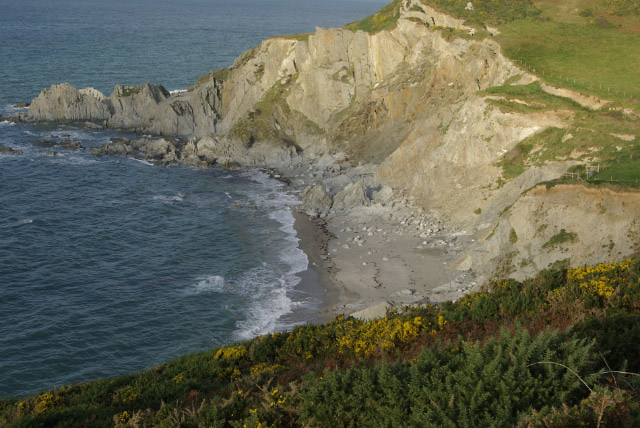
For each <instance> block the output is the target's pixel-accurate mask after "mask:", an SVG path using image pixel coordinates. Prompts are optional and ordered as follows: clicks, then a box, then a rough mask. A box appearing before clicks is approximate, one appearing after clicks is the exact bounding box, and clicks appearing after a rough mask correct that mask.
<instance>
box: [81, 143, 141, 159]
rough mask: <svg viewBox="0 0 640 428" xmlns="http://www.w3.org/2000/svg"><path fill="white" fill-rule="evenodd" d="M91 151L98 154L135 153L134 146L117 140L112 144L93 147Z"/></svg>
mask: <svg viewBox="0 0 640 428" xmlns="http://www.w3.org/2000/svg"><path fill="white" fill-rule="evenodd" d="M89 153H91V154H92V155H96V156H129V155H133V154H134V153H135V150H134V149H133V147H131V146H130V145H129V144H128V143H124V142H121V141H117V142H114V143H110V144H103V145H102V146H100V147H92V148H90V149H89Z"/></svg>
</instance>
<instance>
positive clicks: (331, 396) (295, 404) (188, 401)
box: [0, 260, 640, 427]
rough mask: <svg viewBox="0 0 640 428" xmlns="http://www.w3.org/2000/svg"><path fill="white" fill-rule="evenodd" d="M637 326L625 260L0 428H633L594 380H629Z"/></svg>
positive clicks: (40, 398)
mask: <svg viewBox="0 0 640 428" xmlns="http://www.w3.org/2000/svg"><path fill="white" fill-rule="evenodd" d="M639 317H640V261H639V260H626V261H623V262H621V263H615V264H613V263H612V264H601V265H597V266H586V267H582V268H577V269H568V270H567V269H550V270H547V271H544V272H542V273H541V274H540V275H538V276H537V277H536V278H532V279H530V280H527V281H524V282H522V283H521V282H518V281H515V280H505V281H494V282H492V283H491V284H490V292H478V293H471V294H468V295H466V296H464V297H463V298H461V299H459V300H458V301H456V302H455V303H454V302H446V303H443V304H442V305H440V306H436V305H431V304H429V305H423V306H413V307H409V308H406V309H405V310H404V311H403V312H390V313H389V314H387V316H386V317H384V318H381V319H378V320H374V321H370V322H364V321H360V320H355V319H353V318H350V317H338V318H336V319H335V320H333V321H331V322H329V323H325V324H317V325H306V326H299V327H296V328H295V329H293V330H292V331H290V332H283V333H274V334H269V335H265V336H261V337H258V338H255V339H252V340H249V341H246V342H242V343H239V344H234V345H229V346H225V347H222V348H220V349H216V350H212V351H207V352H201V353H197V354H191V355H187V356H184V357H181V358H178V359H175V360H172V361H169V362H168V363H166V364H163V365H160V366H158V367H155V368H153V369H151V370H147V371H144V372H142V373H139V374H135V375H128V376H121V377H117V378H114V379H103V380H98V381H94V382H87V383H85V384H80V385H73V386H66V387H61V388H58V389H55V390H53V391H48V392H43V393H42V394H38V395H34V396H30V397H24V398H20V399H16V398H5V399H4V400H2V401H0V425H2V426H15V427H31V426H34V427H35V426H52V427H63V426H64V427H66V426H83V425H87V426H105V425H106V426H113V425H116V426H118V427H124V426H159V427H173V426H194V427H195V426H215V427H243V426H244V425H246V426H247V427H258V426H261V427H267V426H434V427H435V426H515V425H516V424H518V423H519V422H520V423H521V424H525V425H522V426H563V425H562V422H563V421H564V422H566V424H565V425H564V426H572V425H571V424H572V423H574V422H575V423H582V422H584V423H591V421H593V420H594V417H595V418H596V419H595V420H597V419H598V417H599V415H600V414H602V418H603V420H604V421H607V423H608V424H610V425H607V426H621V427H625V426H637V424H636V425H633V424H634V423H636V422H637V421H638V415H639V414H640V413H639V412H640V409H639V408H638V395H637V392H634V391H640V384H639V382H638V381H634V380H633V379H634V377H632V376H628V375H624V374H616V375H615V379H614V377H613V375H612V374H610V373H606V371H608V370H618V371H637V370H638V369H640V366H639V364H640V363H639V362H638V358H637V355H638V354H639V353H640V348H639V346H640V345H639V344H640V328H639V327H638V326H639V325H640V322H639V321H640V318H639ZM521 326H527V328H526V330H527V331H525V329H523V328H522V327H521ZM603 357H604V358H603ZM605 359H606V360H605ZM385 361H386V362H385ZM542 361H549V362H553V363H559V364H564V365H566V366H567V367H570V368H571V370H573V372H575V373H573V372H572V371H570V370H567V369H565V368H564V367H561V366H558V365H556V364H546V363H545V364H534V363H537V362H542ZM531 364H534V365H531ZM608 367H611V369H609V368H608ZM576 374H578V375H580V376H581V377H582V378H583V379H584V380H585V381H586V382H587V384H588V385H589V388H590V389H592V390H593V391H594V392H593V393H591V392H590V389H589V388H587V387H585V386H584V385H583V384H582V383H581V382H580V381H579V379H578V378H577V376H576ZM634 382H635V383H634ZM603 402H604V406H603V405H602V403H603ZM602 408H604V411H602V412H601V411H600V410H599V409H602ZM554 421H555V422H554ZM581 421H582V422H581ZM614 422H615V424H614ZM554 423H555V425H553V424H554ZM527 424H528V425H527ZM545 424H547V425H545ZM587 426H589V425H587Z"/></svg>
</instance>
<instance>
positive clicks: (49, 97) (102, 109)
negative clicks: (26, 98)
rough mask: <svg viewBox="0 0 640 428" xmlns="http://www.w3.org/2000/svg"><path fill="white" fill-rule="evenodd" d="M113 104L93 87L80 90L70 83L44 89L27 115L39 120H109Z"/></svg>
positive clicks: (31, 118)
mask: <svg viewBox="0 0 640 428" xmlns="http://www.w3.org/2000/svg"><path fill="white" fill-rule="evenodd" d="M110 107H111V106H110V105H109V104H108V103H106V102H104V95H102V93H100V92H99V91H96V90H95V89H92V88H87V89H85V90H78V89H76V88H74V87H73V86H71V85H69V84H68V83H61V84H59V85H52V86H51V88H50V89H48V90H47V89H43V90H42V91H41V92H40V94H39V95H38V96H37V97H36V98H34V100H33V101H32V102H31V105H30V106H29V111H28V114H27V117H28V118H29V119H30V120H37V121H49V122H58V121H84V120H107V119H109V118H110V117H111V114H112V112H111V108H110Z"/></svg>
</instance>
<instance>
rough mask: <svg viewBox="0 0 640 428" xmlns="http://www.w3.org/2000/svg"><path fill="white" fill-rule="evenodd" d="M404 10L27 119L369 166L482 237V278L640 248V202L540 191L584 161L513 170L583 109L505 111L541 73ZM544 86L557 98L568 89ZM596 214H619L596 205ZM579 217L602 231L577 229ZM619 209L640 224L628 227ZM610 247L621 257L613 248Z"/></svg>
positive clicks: (275, 158) (185, 156)
mask: <svg viewBox="0 0 640 428" xmlns="http://www.w3.org/2000/svg"><path fill="white" fill-rule="evenodd" d="M391 6H393V7H396V8H397V9H396V10H395V11H394V13H396V14H397V16H396V17H397V24H396V25H395V27H394V28H392V29H390V30H383V31H378V32H365V31H353V30H351V29H349V28H340V29H328V30H326V29H321V28H318V29H317V30H316V32H315V33H314V34H310V35H296V36H284V37H277V38H272V39H268V40H265V41H264V42H263V43H262V44H261V45H260V46H257V47H256V48H254V49H252V50H250V51H248V52H246V53H244V54H243V55H242V56H240V57H239V58H238V59H237V60H236V61H235V63H234V64H233V65H232V66H231V67H230V68H228V69H224V70H215V71H213V72H211V73H209V74H207V75H205V76H203V77H201V78H200V79H199V80H198V81H197V82H196V83H195V84H194V85H193V86H192V87H191V88H189V90H188V91H186V92H184V93H180V94H173V95H172V94H169V93H168V92H167V91H166V90H164V88H162V87H161V86H157V85H150V84H145V85H142V86H140V87H135V88H133V87H123V86H117V87H116V89H115V90H114V92H113V93H112V94H111V95H110V96H109V97H105V96H104V95H102V94H101V93H99V92H98V91H96V90H93V89H82V90H77V89H75V88H72V87H71V86H69V85H67V84H62V85H54V86H52V87H51V89H49V90H43V91H42V93H41V94H40V95H39V96H38V97H37V98H36V99H35V100H34V101H33V103H32V104H31V107H30V109H29V112H28V114H27V116H26V118H24V119H25V120H28V121H43V120H44V121H61V120H67V121H93V122H96V123H98V124H99V125H101V126H105V127H109V128H114V129H124V130H134V131H137V132H144V133H151V134H157V135H176V136H183V137H188V138H189V141H188V143H185V144H184V145H183V146H182V147H181V151H180V152H179V153H178V154H177V155H176V156H175V159H174V157H172V158H171V160H172V161H173V160H175V161H182V162H184V163H189V164H192V165H199V164H211V163H216V162H217V163H220V164H223V165H232V164H236V163H237V164H241V165H251V166H275V167H286V166H289V165H293V164H299V163H301V162H316V163H321V162H327V157H326V156H327V154H331V155H333V154H338V155H337V156H335V159H336V161H335V166H334V165H333V163H332V162H333V161H331V158H329V159H330V161H329V163H328V168H329V169H331V170H332V171H333V172H335V173H337V174H338V175H339V174H340V171H344V170H345V169H349V168H351V167H354V166H356V165H358V164H363V165H366V168H367V171H368V172H372V173H373V175H374V176H373V178H370V179H368V181H365V182H362V181H360V182H359V183H358V186H359V187H360V186H362V187H363V189H364V192H365V194H368V195H371V194H372V192H374V191H377V190H379V189H380V188H382V187H383V186H389V187H391V188H393V189H394V191H395V194H396V196H397V197H405V198H407V199H408V200H409V201H410V202H411V203H412V204H414V205H417V206H419V207H422V208H424V209H425V210H428V211H432V212H435V213H437V214H438V215H440V216H442V217H444V218H445V219H446V220H447V221H448V222H449V223H450V224H451V225H453V226H454V227H456V228H458V229H460V230H462V231H463V233H468V234H474V235H476V236H477V245H476V246H475V247H473V248H471V249H470V250H469V252H468V253H467V254H464V255H463V256H462V257H461V258H460V263H459V264H458V267H459V268H460V269H468V268H473V269H475V270H477V271H478V272H479V273H481V274H482V275H485V274H486V275H491V274H492V273H494V272H495V271H496V270H503V271H504V273H505V274H510V275H514V276H516V277H522V276H523V275H525V274H526V275H529V274H532V273H535V272H536V271H538V270H540V269H543V268H545V267H546V266H548V265H549V264H551V263H554V262H557V261H558V260H562V259H571V262H575V263H580V264H582V263H596V262H599V261H603V260H605V259H607V260H609V259H611V258H616V257H623V256H626V255H628V254H629V253H630V252H632V251H634V250H635V247H634V245H636V244H635V241H634V239H635V236H636V235H637V233H636V231H635V229H634V227H635V228H636V229H637V223H636V222H635V218H637V214H638V212H637V208H638V202H639V201H637V198H636V197H635V194H634V193H629V195H633V196H632V197H631V196H630V197H627V196H620V195H618V194H617V193H615V192H609V193H606V192H605V193H606V194H597V195H596V194H595V193H594V191H593V190H585V189H582V188H580V187H579V186H570V187H561V188H560V187H558V188H555V190H554V189H552V190H548V191H547V190H541V188H539V187H538V188H535V189H534V190H529V189H531V188H533V187H534V186H536V185H537V184H538V183H541V182H544V181H548V180H553V179H556V178H558V177H561V176H562V175H563V173H565V172H566V170H567V169H568V168H569V167H570V166H572V165H575V164H577V163H579V161H578V160H576V158H567V157H566V156H565V157H564V158H550V159H546V160H545V161H544V162H538V163H535V164H531V165H529V167H527V168H526V169H524V170H523V171H521V172H520V173H519V174H516V175H515V176H513V177H508V176H507V175H506V174H505V171H504V165H503V163H504V159H505V156H506V155H507V154H509V153H513V151H514V150H515V149H516V148H517V147H519V146H518V145H519V144H521V143H522V142H523V141H525V140H527V139H531V138H533V137H535V136H536V135H539V134H540V133H541V132H543V131H545V130H547V129H551V128H553V129H563V128H566V127H567V126H568V123H569V120H570V119H569V118H570V117H571V114H573V113H571V112H569V113H567V112H565V111H558V110H554V111H550V110H545V109H539V110H536V111H519V110H517V109H504V108H500V106H499V105H496V102H495V101H496V99H500V97H496V96H494V95H491V94H490V93H489V91H488V90H489V89H491V88H495V87H501V86H507V87H508V86H519V87H520V86H523V85H527V84H530V83H532V82H535V81H536V80H537V77H536V76H534V75H531V74H529V73H527V72H526V71H523V70H522V69H521V68H520V67H518V66H517V65H516V64H514V63H513V62H511V61H510V60H508V59H507V58H506V57H505V56H504V55H503V54H502V52H501V48H500V45H499V44H498V43H496V42H495V41H493V40H492V38H491V37H485V36H482V37H481V36H478V35H476V34H474V33H475V30H474V29H473V28H471V27H468V26H466V25H465V24H464V23H463V21H461V20H457V19H454V18H452V17H449V16H447V15H445V14H442V13H440V12H438V11H435V10H434V9H432V8H430V7H428V6H426V5H424V4H423V3H422V2H420V1H417V0H408V1H402V2H400V1H396V2H394V3H393V4H392V5H391ZM445 30H446V31H445ZM545 86H546V85H543V87H542V89H543V90H544V91H546V92H550V93H554V91H556V89H555V88H552V87H549V86H546V88H545ZM554 95H556V96H559V97H567V96H569V97H570V96H571V95H570V94H567V93H564V92H563V93H554ZM515 102H520V103H524V104H526V105H531V104H527V102H525V101H521V100H515ZM578 102H579V100H578ZM597 104H598V108H601V107H602V105H601V104H602V103H599V102H598V103H597ZM590 108H593V106H591V107H590ZM632 137H633V138H635V136H632ZM563 142H564V141H563ZM538 150H540V148H538ZM344 177H345V178H344V179H340V180H336V179H332V180H333V181H331V183H328V182H327V183H324V184H323V187H325V188H326V189H328V190H329V191H330V193H331V194H327V195H323V197H325V196H326V198H330V199H331V198H332V197H334V196H335V195H336V194H337V193H339V192H340V191H342V190H343V188H346V187H347V186H351V185H352V184H353V183H354V182H356V181H357V180H358V179H357V176H356V177H354V175H346V174H344ZM318 181H319V182H320V181H322V180H321V179H319V180H318ZM336 183H339V184H336ZM385 188H386V187H385ZM323 192H324V189H323ZM311 193H312V192H310V193H309V194H311ZM625 195H626V194H625ZM367 200H368V199H367ZM623 200H626V201H627V202H625V203H624V204H623V205H620V203H619V202H620V201H623ZM598 204H602V206H605V207H607V208H606V209H598V208H593V207H594V206H599V205H598ZM330 205H331V204H330V203H329V204H328V206H330ZM618 205H620V206H618ZM618 208H619V209H618ZM532 210H533V211H532ZM322 211H323V214H327V213H328V208H327V210H324V209H323V210H322ZM627 211H629V212H628V213H627ZM532 212H535V213H538V214H536V216H533V215H532ZM566 212H570V213H571V214H570V217H572V218H588V219H589V222H585V223H581V224H580V225H579V227H578V226H576V225H575V224H574V225H573V226H572V225H570V224H569V223H570V222H569V223H566V219H567V217H566V215H565V214H566ZM618 212H624V213H626V214H625V215H627V214H628V216H631V217H629V218H631V220H629V221H626V220H625V221H623V220H621V219H620V218H618V214H615V215H614V213H618ZM612 216H615V217H616V218H613V217H612ZM623 217H624V216H623ZM565 223H566V224H565ZM598 223H601V224H605V225H607V227H604V228H597V227H595V225H596V224H598ZM572 224H573V223H572ZM544 225H546V228H543V226H544ZM609 225H610V226H611V227H609ZM578 228H581V229H580V231H577V229H578ZM585 228H586V229H585ZM573 229H576V232H567V233H576V236H579V237H580V238H576V239H573V240H572V241H571V245H570V246H565V247H558V248H561V250H559V249H558V248H556V247H553V248H550V247H549V246H547V247H544V245H545V243H546V242H547V241H548V240H549V239H551V238H552V236H551V235H550V234H558V233H560V231H561V230H565V231H568V230H573ZM587 229H588V230H589V231H590V233H591V235H589V238H587ZM512 230H515V234H516V235H517V237H518V241H516V242H511V241H513V237H512V234H511V231H512ZM629 231H631V232H629ZM629 233H630V234H631V235H629ZM548 235H549V236H548ZM554 236H555V235H554ZM629 236H633V238H630V237H629ZM510 240H511V241H510ZM543 241H544V242H543ZM517 242H519V243H517ZM603 242H604V244H602V245H601V246H600V247H597V245H596V243H603ZM609 242H614V246H615V248H617V249H619V250H618V251H614V252H613V253H612V252H611V251H605V250H604V248H605V247H606V245H610V244H609ZM603 245H604V246H603ZM594 246H595V247H594ZM596 247H597V248H596ZM558 251H561V253H562V254H561V253H558ZM564 253H568V254H566V257H564V256H565V254H564ZM515 254H517V256H515ZM572 255H575V256H573V257H572ZM505 259H508V260H509V267H508V268H507V269H505V267H504V265H505V263H506V262H505ZM511 262H513V263H511Z"/></svg>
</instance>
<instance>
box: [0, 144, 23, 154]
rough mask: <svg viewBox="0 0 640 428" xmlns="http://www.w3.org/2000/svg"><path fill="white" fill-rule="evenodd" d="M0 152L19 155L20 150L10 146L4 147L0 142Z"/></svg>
mask: <svg viewBox="0 0 640 428" xmlns="http://www.w3.org/2000/svg"><path fill="white" fill-rule="evenodd" d="M0 153H2V154H5V155H21V154H22V150H16V149H12V148H11V147H6V146H3V145H2V144H0Z"/></svg>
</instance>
